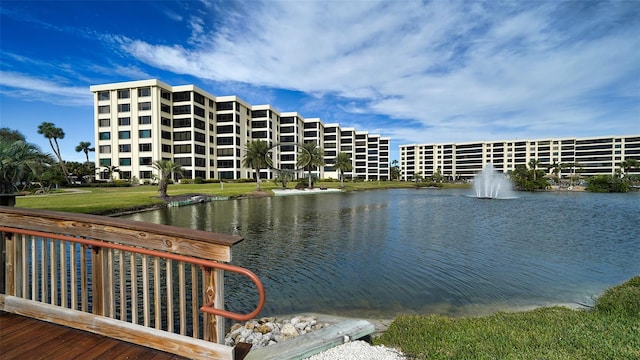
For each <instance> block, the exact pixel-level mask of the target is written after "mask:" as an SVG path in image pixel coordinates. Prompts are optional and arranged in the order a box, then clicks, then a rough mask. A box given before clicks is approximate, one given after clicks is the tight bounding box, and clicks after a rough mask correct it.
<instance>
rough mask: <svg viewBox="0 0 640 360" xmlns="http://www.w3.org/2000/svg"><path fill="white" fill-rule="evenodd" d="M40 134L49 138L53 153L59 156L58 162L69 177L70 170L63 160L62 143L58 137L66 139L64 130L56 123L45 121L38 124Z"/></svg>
mask: <svg viewBox="0 0 640 360" xmlns="http://www.w3.org/2000/svg"><path fill="white" fill-rule="evenodd" d="M38 134H41V135H44V137H45V138H47V139H48V140H49V145H51V149H52V150H53V153H54V154H55V155H56V157H57V158H58V162H59V163H60V167H61V168H62V172H63V173H64V176H65V177H66V178H67V179H69V171H68V170H67V167H66V166H65V164H64V161H63V160H62V154H61V153H60V145H59V144H58V139H64V131H63V130H62V129H61V128H58V127H56V126H55V124H53V123H50V122H46V121H45V122H43V123H42V124H40V125H38ZM54 144H55V146H54Z"/></svg>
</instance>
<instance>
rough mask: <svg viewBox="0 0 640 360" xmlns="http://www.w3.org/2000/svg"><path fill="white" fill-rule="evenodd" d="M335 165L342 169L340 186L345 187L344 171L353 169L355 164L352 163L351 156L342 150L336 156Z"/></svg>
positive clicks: (337, 168)
mask: <svg viewBox="0 0 640 360" xmlns="http://www.w3.org/2000/svg"><path fill="white" fill-rule="evenodd" d="M334 167H335V168H336V170H338V171H340V187H341V188H344V172H345V171H351V170H352V169H353V164H352V163H351V156H349V154H347V153H346V152H341V153H339V154H338V155H337V156H336V159H335V164H334Z"/></svg>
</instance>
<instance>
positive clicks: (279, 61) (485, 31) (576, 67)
mask: <svg viewBox="0 0 640 360" xmlns="http://www.w3.org/2000/svg"><path fill="white" fill-rule="evenodd" d="M242 6H247V9H243V8H242ZM214 7H215V6H214ZM199 16H201V15H199ZM639 18H640V15H639V11H638V9H637V7H634V6H631V5H630V4H628V3H625V2H611V3H590V2H560V3H556V2H534V3H519V2H516V3H507V2H499V3H497V2H489V3H480V2H464V1H462V2H443V1H434V2H428V3H426V4H423V3H422V2H418V1H402V2H373V1H351V2H339V3H338V2H321V1H317V2H316V1H304V2H287V1H285V2H275V1H270V2H268V3H266V4H265V5H261V4H259V3H256V2H251V3H249V4H244V5H243V4H242V3H241V4H239V5H238V7H234V8H233V10H230V9H229V11H228V12H227V13H225V15H224V17H221V18H220V17H216V18H207V17H204V16H202V17H197V18H192V19H191V20H190V23H189V26H190V27H191V30H192V38H193V37H194V36H196V35H197V37H198V39H201V40H200V41H198V42H194V41H188V43H189V44H190V45H191V46H190V47H187V46H186V45H179V44H175V45H169V46H167V45H158V44H151V43H148V42H144V41H140V40H135V39H125V41H124V42H123V45H122V49H123V50H125V51H126V52H128V53H130V54H131V55H133V56H134V57H135V58H137V59H138V60H140V61H143V62H145V63H147V64H149V65H152V66H154V67H157V68H161V69H165V70H169V71H172V72H175V73H180V74H189V75H193V76H196V77H200V78H204V79H210V80H215V81H233V82H244V83H248V84H252V85H254V86H266V87H273V88H283V89H291V90H298V91H302V92H305V93H307V94H310V95H315V96H320V97H322V96H324V95H325V94H332V96H338V97H339V98H342V99H343V100H344V102H343V106H342V107H343V108H344V109H352V110H353V112H354V113H367V112H373V113H376V114H382V115H387V116H389V117H391V118H398V119H414V120H415V121H417V122H419V123H421V124H422V125H423V127H424V128H425V129H426V130H425V133H424V134H420V133H419V132H416V131H413V132H412V131H411V129H398V130H393V128H394V127H396V126H400V127H401V126H402V124H403V122H400V121H398V122H393V126H389V127H390V128H389V129H387V133H391V134H396V135H397V136H400V138H399V139H405V140H408V141H431V140H430V139H432V138H442V139H447V138H448V139H452V140H453V139H456V140H457V141H460V140H473V139H475V138H476V137H491V138H510V137H516V136H522V137H527V136H529V137H530V136H531V135H527V134H539V135H540V136H563V135H568V134H576V133H579V132H580V131H582V132H585V131H589V130H591V131H594V132H598V131H601V130H602V128H603V126H602V122H603V121H605V120H606V121H608V122H610V123H611V124H616V125H617V126H619V130H620V131H621V132H625V133H626V132H629V131H634V129H635V130H636V131H637V130H638V127H637V125H636V126H634V125H633V124H634V123H635V122H637V121H639V120H640V119H639V117H638V115H639V114H638V105H637V103H638V102H639V99H640V96H639V94H640V85H639V83H640V82H639V81H638V76H639V75H638V74H639V72H640V70H639V69H640V52H638V48H639V47H640V31H639V30H638V29H637V26H636V25H637V23H638V19H639ZM213 23H216V24H217V25H218V26H210V25H211V24H213ZM220 25H223V26H220ZM354 100H355V102H353V101H354ZM352 102H353V104H352ZM354 104H357V105H354ZM620 104H627V105H625V106H624V107H622V108H621V107H620ZM628 104H631V105H628ZM634 104H635V105H634ZM336 105H337V106H340V105H338V104H336ZM301 108H302V106H301ZM286 110H290V109H286ZM291 110H293V109H291ZM307 116H315V114H309V115H307ZM327 121H329V122H332V121H333V120H332V119H327ZM614 132H615V131H614ZM545 134H546V135H545ZM420 139H423V140H420Z"/></svg>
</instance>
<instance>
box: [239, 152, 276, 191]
mask: <svg viewBox="0 0 640 360" xmlns="http://www.w3.org/2000/svg"><path fill="white" fill-rule="evenodd" d="M269 150H270V149H269V144H267V142H266V141H262V140H253V141H250V142H248V143H247V145H246V146H245V155H244V158H243V159H242V166H244V167H248V168H251V169H254V170H255V176H256V182H257V183H258V191H262V189H261V188H260V170H261V169H264V168H266V167H267V166H268V165H269V163H268V160H267V156H268V155H269Z"/></svg>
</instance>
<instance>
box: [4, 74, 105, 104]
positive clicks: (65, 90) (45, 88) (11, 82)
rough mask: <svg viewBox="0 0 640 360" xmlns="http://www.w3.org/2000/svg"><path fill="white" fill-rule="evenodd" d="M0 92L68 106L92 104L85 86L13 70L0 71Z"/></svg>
mask: <svg viewBox="0 0 640 360" xmlns="http://www.w3.org/2000/svg"><path fill="white" fill-rule="evenodd" d="M0 92H1V93H2V94H4V95H7V96H11V97H14V98H19V99H21V100H27V101H44V102H48V103H54V104H57V105H69V106H92V105H93V96H92V94H91V93H90V92H89V91H88V89H87V87H78V86H69V85H67V84H66V83H65V82H58V81H55V80H52V79H42V78H37V77H33V76H31V75H25V74H21V73H15V72H7V71H0Z"/></svg>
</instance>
